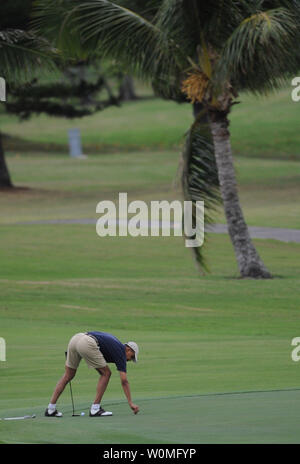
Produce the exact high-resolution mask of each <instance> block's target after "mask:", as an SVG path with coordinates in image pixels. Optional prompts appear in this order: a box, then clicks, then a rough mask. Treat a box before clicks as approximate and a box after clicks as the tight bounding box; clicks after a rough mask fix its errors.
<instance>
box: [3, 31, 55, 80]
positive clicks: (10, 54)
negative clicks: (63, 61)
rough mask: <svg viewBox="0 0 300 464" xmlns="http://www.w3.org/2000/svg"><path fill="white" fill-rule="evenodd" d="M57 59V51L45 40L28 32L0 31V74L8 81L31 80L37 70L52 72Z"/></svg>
mask: <svg viewBox="0 0 300 464" xmlns="http://www.w3.org/2000/svg"><path fill="white" fill-rule="evenodd" d="M57 57H58V53H57V51H56V50H54V49H53V48H52V47H50V45H49V43H48V42H47V41H46V40H45V39H42V38H40V37H37V36H35V35H34V34H32V33H30V32H25V31H22V30H16V29H7V30H4V31H0V73H1V76H3V77H5V78H6V79H7V80H8V81H15V80H25V79H28V78H32V74H33V73H34V72H35V71H36V70H37V69H38V70H39V72H41V69H42V70H44V71H46V72H48V71H49V70H53V69H54V68H55V65H54V58H57Z"/></svg>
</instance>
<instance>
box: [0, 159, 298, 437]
mask: <svg viewBox="0 0 300 464" xmlns="http://www.w3.org/2000/svg"><path fill="white" fill-rule="evenodd" d="M177 162H178V154H177V153H174V152H171V151H165V150H162V151H157V152H147V153H145V152H132V153H115V154H110V155H103V156H100V155H93V156H90V157H89V158H88V159H86V160H82V161H79V160H72V159H69V158H68V157H67V156H64V155H61V154H53V155H52V154H48V155H46V154H39V153H37V154H31V155H29V154H22V155H21V154H19V153H10V154H9V156H8V164H9V168H10V170H11V172H12V176H13V179H14V181H15V183H16V184H17V185H18V186H26V187H28V190H22V189H19V190H16V191H14V192H1V196H0V208H1V213H2V214H1V226H0V234H1V244H2V247H1V251H0V255H1V268H0V295H1V299H0V321H1V324H0V336H1V337H4V338H5V340H6V343H7V361H6V362H0V377H1V381H0V417H8V416H19V415H22V414H29V413H31V414H32V413H35V414H36V415H37V418H36V419H34V420H28V421H11V422H9V421H0V437H1V438H0V439H1V442H3V443H97V444H101V443H103V444H105V443H209V442H212V443H269V442H272V443H299V436H298V433H297V423H298V417H299V407H298V404H299V391H298V390H297V389H298V387H299V365H298V364H297V363H295V362H293V361H292V359H291V351H292V346H291V340H292V338H294V337H297V336H299V333H298V327H299V285H300V271H299V252H300V244H294V243H281V242H278V241H274V240H255V245H256V247H257V249H258V251H259V253H260V255H261V257H262V258H263V260H264V262H265V263H266V265H267V267H268V269H269V270H270V271H271V272H272V274H273V275H274V279H271V280H258V281H257V280H252V279H247V280H242V279H239V278H238V270H237V265H236V261H235V257H234V252H233V249H232V245H231V243H230V240H229V237H228V236H226V235H213V234H212V235H210V236H209V241H208V244H207V245H208V246H207V248H206V255H207V259H208V264H209V266H210V268H211V273H210V274H208V275H206V276H203V277H201V276H200V275H199V274H197V273H196V271H195V268H194V264H193V260H192V258H191V254H190V251H189V250H187V249H185V248H184V245H183V241H182V239H181V238H180V237H176V238H175V237H169V238H167V237H156V238H155V237H152V238H151V237H143V238H131V237H124V238H113V237H106V238H100V237H98V236H97V235H96V230H95V227H94V226H93V225H74V224H70V225H66V224H60V225H50V224H44V225H41V224H39V225H37V224H31V225H30V224H27V225H25V224H19V225H16V223H17V222H30V221H34V220H47V219H65V218H74V219H77V218H96V217H97V215H96V213H95V208H96V204H97V203H98V202H99V201H100V200H103V199H116V198H117V195H118V192H121V191H125V192H128V194H129V200H132V199H143V200H146V201H150V200H152V199H169V200H171V199H174V198H177V197H179V196H180V192H179V189H178V188H175V187H174V186H173V181H174V177H175V174H176V169H177ZM236 168H237V174H238V177H239V181H240V196H241V199H242V205H243V208H244V211H245V215H246V219H247V221H248V223H249V224H252V225H261V226H272V225H274V226H277V227H280V226H282V227H298V228H299V205H298V198H299V185H300V184H299V174H298V173H299V162H297V161H291V160H276V161H275V160H259V159H257V158H253V159H250V158H243V157H238V158H237V159H236ZM216 219H217V220H220V221H221V220H222V219H224V218H223V214H222V212H219V213H218V215H217V217H216ZM92 329H94V330H97V329H98V330H104V331H110V332H112V333H114V334H115V335H116V336H118V337H119V338H120V339H121V340H123V341H127V340H128V339H134V340H136V342H137V343H139V345H140V347H141V353H140V362H139V363H138V364H137V365H129V367H128V376H129V381H130V384H131V389H132V396H133V399H134V401H135V402H136V403H137V404H139V405H140V407H141V412H140V414H139V415H137V416H134V415H133V414H132V412H131V411H130V409H129V407H128V405H127V403H126V400H125V398H124V395H123V392H122V389H121V385H120V381H119V378H118V377H119V376H118V374H117V372H116V370H115V368H114V367H113V366H112V371H113V376H112V379H111V383H110V385H109V389H108V391H107V392H106V394H105V398H104V402H103V405H104V407H106V408H107V409H111V410H112V411H113V412H114V416H113V417H112V418H107V420H104V421H102V420H101V421H100V424H99V423H98V422H97V421H96V422H95V420H94V419H89V417H87V415H86V416H85V417H78V418H72V417H71V405H70V396H69V390H68V388H66V390H65V392H64V393H63V395H62V397H61V400H60V402H59V407H60V409H61V410H62V411H63V412H64V413H65V416H64V418H62V419H58V420H55V419H54V420H52V419H51V420H47V419H46V418H44V417H43V412H44V409H45V407H46V405H47V404H48V402H49V398H50V395H51V393H52V390H53V388H54V386H55V383H56V381H57V380H58V378H59V377H60V375H61V374H62V372H63V365H64V351H65V349H66V345H67V342H68V340H69V338H70V337H71V336H72V335H73V334H74V333H76V332H79V331H86V330H92ZM96 381H97V375H96V374H95V372H94V371H93V370H91V369H88V368H87V367H86V365H85V363H84V362H83V363H82V365H81V366H80V369H79V371H78V374H77V376H76V378H75V379H74V381H73V382H72V384H73V392H74V396H75V403H76V405H77V409H78V411H85V412H86V413H87V412H88V407H89V405H90V403H91V402H92V400H93V397H94V394H95V387H96ZM286 389H295V390H294V391H272V392H271V391H269V392H267V391H266V390H286ZM247 391H256V392H257V393H251V394H248V393H241V394H232V392H247ZM226 392H227V393H230V394H228V395H219V396H218V395H214V394H215V393H226ZM203 395H208V396H203Z"/></svg>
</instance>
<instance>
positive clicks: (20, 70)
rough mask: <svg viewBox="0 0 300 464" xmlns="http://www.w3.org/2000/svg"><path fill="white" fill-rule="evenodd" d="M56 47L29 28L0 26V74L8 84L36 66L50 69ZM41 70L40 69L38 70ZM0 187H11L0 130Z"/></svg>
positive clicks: (31, 71) (30, 75) (35, 68)
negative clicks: (52, 46)
mask: <svg viewBox="0 0 300 464" xmlns="http://www.w3.org/2000/svg"><path fill="white" fill-rule="evenodd" d="M54 56H55V51H54V50H53V49H52V48H51V47H50V46H49V43H48V42H47V41H46V40H44V39H42V38H39V37H37V36H35V35H34V34H32V33H30V32H26V31H23V30H19V29H6V30H2V31H1V30H0V75H1V76H0V77H2V78H4V79H5V81H6V83H7V84H8V85H13V84H14V83H15V82H20V81H25V80H26V79H30V80H32V75H33V73H34V71H36V70H37V69H39V70H40V69H41V68H42V69H43V70H44V71H47V70H50V69H53V67H54V61H53V58H54ZM40 72H41V71H40ZM0 188H13V184H12V181H11V178H10V174H9V171H8V168H7V164H6V160H5V156H4V149H3V142H2V134H1V132H0Z"/></svg>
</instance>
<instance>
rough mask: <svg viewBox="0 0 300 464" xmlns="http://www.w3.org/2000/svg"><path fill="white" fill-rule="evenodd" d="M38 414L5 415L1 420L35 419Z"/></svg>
mask: <svg viewBox="0 0 300 464" xmlns="http://www.w3.org/2000/svg"><path fill="white" fill-rule="evenodd" d="M35 417H36V415H35V414H32V415H31V416H20V417H3V418H0V420H21V419H35Z"/></svg>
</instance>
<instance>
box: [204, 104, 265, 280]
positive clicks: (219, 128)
mask: <svg viewBox="0 0 300 464" xmlns="http://www.w3.org/2000/svg"><path fill="white" fill-rule="evenodd" d="M227 114H228V112H220V111H212V112H210V127H211V131H212V136H213V142H214V147H215V157H216V163H217V168H218V176H219V182H220V189H221V194H222V198H223V204H224V210H225V215H226V219H227V225H228V231H229V235H230V238H231V241H232V244H233V247H234V251H235V255H236V258H237V263H238V266H239V270H240V274H241V276H242V277H253V278H271V277H272V276H271V274H270V272H269V271H268V270H267V269H266V267H265V265H264V263H263V262H262V260H261V258H260V257H259V255H258V253H257V251H256V249H255V247H254V245H253V243H252V240H251V238H250V235H249V231H248V227H247V224H246V222H245V219H244V215H243V211H242V208H241V205H240V202H239V196H238V189H237V182H236V176H235V170H234V166H233V157H232V150H231V143H230V133H229V129H228V127H229V120H228V117H227Z"/></svg>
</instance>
